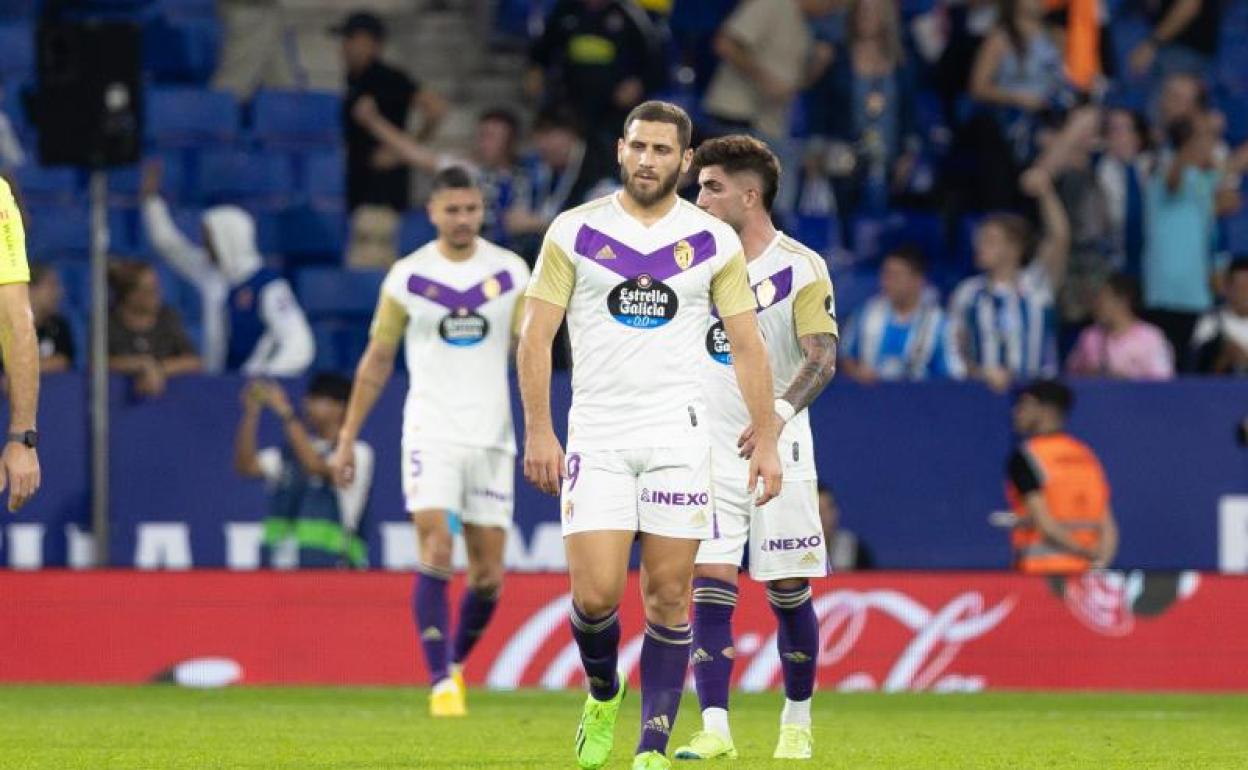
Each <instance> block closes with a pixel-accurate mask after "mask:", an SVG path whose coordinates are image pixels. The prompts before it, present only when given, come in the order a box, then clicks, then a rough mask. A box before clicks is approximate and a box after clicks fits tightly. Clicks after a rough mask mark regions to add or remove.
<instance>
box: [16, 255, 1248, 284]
mask: <svg viewBox="0 0 1248 770" xmlns="http://www.w3.org/2000/svg"><path fill="white" fill-rule="evenodd" d="M1236 273H1248V257H1235V259H1233V260H1231V264H1230V265H1229V266H1227V268H1226V277H1227V278H1230V277H1231V276H1233V275H1235V274H1236ZM30 280H31V283H34V280H35V279H34V278H31V279H30Z"/></svg>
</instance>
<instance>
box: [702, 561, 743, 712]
mask: <svg viewBox="0 0 1248 770" xmlns="http://www.w3.org/2000/svg"><path fill="white" fill-rule="evenodd" d="M699 588H713V589H715V590H716V591H717V592H727V593H731V594H732V595H733V597H736V595H737V587H736V586H734V585H733V584H732V583H725V582H724V581H722V580H715V579H714V578H694V579H693V590H694V596H693V655H692V661H693V681H694V683H695V685H696V686H697V690H698V702H699V703H700V704H701V705H702V708H703V710H705V709H708V708H721V709H727V708H728V689H729V687H730V686H731V683H732V666H733V659H734V658H735V657H736V650H735V649H734V648H733V643H732V611H733V609H734V608H733V607H729V606H727V605H725V604H722V603H716V602H710V601H699V599H698V596H697V590H698V589H699Z"/></svg>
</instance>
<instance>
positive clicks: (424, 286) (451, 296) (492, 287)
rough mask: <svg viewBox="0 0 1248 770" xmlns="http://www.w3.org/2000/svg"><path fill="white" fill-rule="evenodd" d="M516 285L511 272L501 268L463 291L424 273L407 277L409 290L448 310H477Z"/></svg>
mask: <svg viewBox="0 0 1248 770" xmlns="http://www.w3.org/2000/svg"><path fill="white" fill-rule="evenodd" d="M514 287H515V281H513V280H512V278H511V273H509V272H507V271H506V270H500V271H498V272H497V273H495V274H494V275H492V276H490V277H489V278H486V279H485V280H484V281H482V282H481V283H478V284H476V285H475V286H470V287H468V288H467V289H464V290H463V291H460V290H459V289H452V288H451V287H450V286H447V285H446V284H444V283H439V282H438V281H435V280H433V279H432V278H426V277H424V276H423V275H413V276H411V277H410V278H408V279H407V290H408V291H410V292H411V293H412V294H415V295H418V296H421V297H424V298H425V299H427V300H429V301H430V302H433V303H436V304H438V305H441V306H442V307H444V308H446V309H447V310H451V311H456V310H476V309H477V308H479V307H481V306H482V305H484V304H485V303H487V302H489V301H490V300H492V299H497V298H498V297H501V296H503V295H504V294H506V293H507V292H509V291H511V290H512V288H514Z"/></svg>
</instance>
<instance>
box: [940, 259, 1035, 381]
mask: <svg viewBox="0 0 1248 770" xmlns="http://www.w3.org/2000/svg"><path fill="white" fill-rule="evenodd" d="M949 324H950V328H951V335H952V336H951V339H952V340H953V343H954V346H955V348H956V350H957V353H958V355H959V356H960V357H961V359H962V361H963V363H964V365H965V366H966V367H967V368H970V367H972V366H977V367H979V368H989V367H997V368H1002V369H1006V370H1007V371H1009V372H1010V373H1011V374H1012V375H1014V377H1016V378H1023V379H1026V378H1031V377H1041V376H1053V375H1055V374H1057V369H1058V367H1057V313H1056V310H1055V308H1054V302H1053V286H1052V282H1051V281H1050V279H1049V275H1048V272H1047V271H1046V270H1045V266H1044V264H1043V263H1042V262H1041V261H1039V260H1037V261H1035V262H1032V264H1031V265H1029V266H1028V267H1027V268H1026V269H1025V270H1023V272H1022V273H1021V274H1020V275H1019V278H1018V281H1017V282H1016V283H1015V284H1014V285H1005V284H994V283H992V279H991V278H989V277H988V276H986V275H977V276H973V277H971V278H967V279H966V280H964V281H962V283H960V284H958V288H957V289H956V290H955V291H954V292H953V296H952V298H951V299H950V300H949Z"/></svg>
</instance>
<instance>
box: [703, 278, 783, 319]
mask: <svg viewBox="0 0 1248 770" xmlns="http://www.w3.org/2000/svg"><path fill="white" fill-rule="evenodd" d="M767 283H770V284H771V288H769V289H768V288H764V284H767ZM750 291H752V292H754V303H755V306H756V307H757V308H758V312H760V313H761V312H762V311H764V310H766V309H767V308H769V307H771V306H772V305H774V304H776V303H777V302H780V301H781V300H783V299H784V298H786V297H788V296H789V294H791V293H792V292H793V268H791V267H786V268H785V269H783V270H780V271H778V272H776V273H774V274H773V275H770V276H768V277H767V278H764V279H763V280H761V281H759V282H758V283H756V284H754V285H753V286H751V287H750ZM764 300H766V301H764ZM711 315H713V316H715V317H716V318H719V308H716V307H713V308H711Z"/></svg>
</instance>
